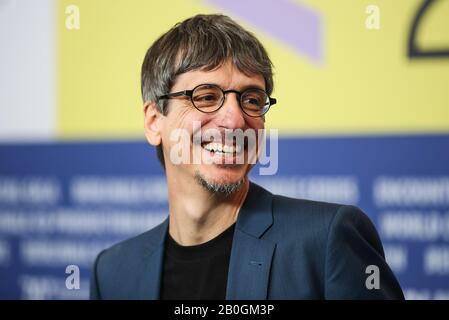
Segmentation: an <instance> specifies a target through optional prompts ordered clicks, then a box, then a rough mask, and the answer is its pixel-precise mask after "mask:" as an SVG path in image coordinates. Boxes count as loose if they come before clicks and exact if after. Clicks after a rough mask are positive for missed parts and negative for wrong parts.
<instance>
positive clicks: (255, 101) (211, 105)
mask: <svg viewBox="0 0 449 320" xmlns="http://www.w3.org/2000/svg"><path fill="white" fill-rule="evenodd" d="M231 92H233V93H235V94H237V95H238V96H239V98H240V108H241V109H242V111H243V112H244V113H245V114H246V115H248V116H250V117H261V116H263V115H264V114H265V113H267V112H268V109H270V107H271V106H272V105H274V104H276V99H275V98H271V97H270V96H268V94H267V93H266V92H265V91H263V90H262V89H255V88H251V89H247V90H245V91H243V92H240V91H237V90H226V91H224V90H223V89H222V88H220V87H219V86H217V85H215V84H200V85H198V86H196V87H195V88H193V90H184V91H179V92H173V93H168V94H165V95H162V96H159V97H158V99H159V100H161V99H171V98H175V97H182V96H186V97H190V100H191V101H192V104H193V106H194V107H195V108H196V109H198V110H199V111H201V112H204V113H212V112H215V111H217V110H218V109H220V108H221V107H222V106H223V104H224V101H225V97H226V94H227V93H231Z"/></svg>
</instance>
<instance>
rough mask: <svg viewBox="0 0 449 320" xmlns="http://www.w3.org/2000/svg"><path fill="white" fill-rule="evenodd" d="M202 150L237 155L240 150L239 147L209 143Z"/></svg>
mask: <svg viewBox="0 0 449 320" xmlns="http://www.w3.org/2000/svg"><path fill="white" fill-rule="evenodd" d="M203 148H204V149H206V150H208V151H213V152H222V153H239V152H240V150H241V147H240V146H239V145H237V146H235V147H234V146H228V145H223V144H221V143H215V142H210V143H208V144H206V145H205V146H204V147H203Z"/></svg>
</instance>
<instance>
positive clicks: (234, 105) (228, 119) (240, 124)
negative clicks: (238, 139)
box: [219, 92, 245, 129]
mask: <svg viewBox="0 0 449 320" xmlns="http://www.w3.org/2000/svg"><path fill="white" fill-rule="evenodd" d="M219 113H220V125H221V126H222V127H224V128H228V129H243V128H244V127H245V117H244V114H243V111H242V109H241V108H240V97H239V96H238V94H236V93H234V92H229V93H227V94H226V96H225V101H224V103H223V106H222V107H221V108H220V110H219Z"/></svg>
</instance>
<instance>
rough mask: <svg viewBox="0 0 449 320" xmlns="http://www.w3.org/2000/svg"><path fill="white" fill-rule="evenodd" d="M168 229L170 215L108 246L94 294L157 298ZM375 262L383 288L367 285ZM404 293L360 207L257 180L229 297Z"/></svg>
mask: <svg viewBox="0 0 449 320" xmlns="http://www.w3.org/2000/svg"><path fill="white" fill-rule="evenodd" d="M167 230H168V219H166V220H165V221H164V222H163V223H161V224H160V225H158V226H156V227H155V228H153V229H151V230H150V231H147V232H145V233H143V234H141V235H139V236H137V237H134V238H132V239H129V240H126V241H124V242H121V243H119V244H117V245H114V246H112V247H111V248H109V249H106V250H104V251H102V252H101V253H100V254H99V255H98V257H97V259H96V261H95V263H94V267H93V270H92V275H91V284H90V285H91V287H90V294H91V299H159V297H160V295H159V292H160V284H161V272H162V270H163V268H162V264H163V253H164V240H165V235H166V233H167ZM369 265H375V266H377V267H378V268H379V273H378V275H379V277H380V279H379V280H380V286H379V289H376V288H372V289H368V288H367V286H366V282H367V278H368V277H369V276H370V274H371V273H366V268H367V266H369ZM368 282H370V283H372V282H371V280H369V281H368ZM403 298H404V296H403V293H402V290H401V288H400V286H399V283H398V281H397V280H396V278H395V276H394V274H393V272H392V271H391V270H390V268H389V267H388V265H387V263H386V262H385V259H384V252H383V248H382V244H381V241H380V239H379V236H378V234H377V232H376V229H375V227H374V225H373V224H372V223H371V221H370V220H369V218H368V217H367V216H366V215H365V214H364V213H363V212H361V211H360V210H359V209H358V208H356V207H353V206H347V205H339V204H331V203H325V202H316V201H309V200H299V199H292V198H287V197H283V196H278V195H273V194H272V193H270V192H268V191H267V190H265V189H263V188H262V187H260V186H258V185H256V184H254V183H251V185H250V189H249V192H248V195H247V198H246V200H245V202H244V204H243V206H242V208H241V209H240V213H239V215H238V218H237V222H236V227H235V231H234V238H233V243H232V251H231V258H230V262H229V271H228V281H227V290H226V299H403Z"/></svg>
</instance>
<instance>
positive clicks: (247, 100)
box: [242, 92, 266, 108]
mask: <svg viewBox="0 0 449 320" xmlns="http://www.w3.org/2000/svg"><path fill="white" fill-rule="evenodd" d="M242 102H243V104H244V105H245V107H249V108H263V106H264V105H265V104H266V95H265V94H263V93H259V92H256V93H248V94H245V95H244V97H243V99H242Z"/></svg>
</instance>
